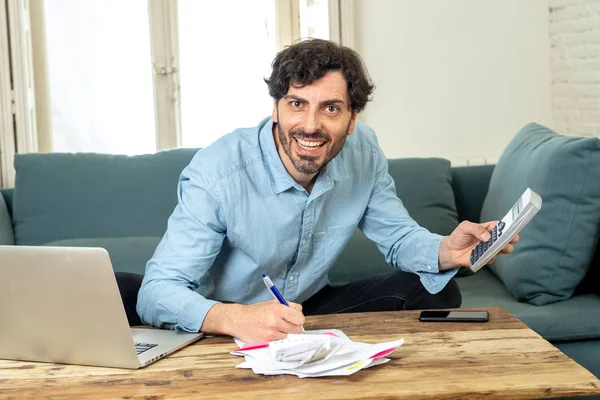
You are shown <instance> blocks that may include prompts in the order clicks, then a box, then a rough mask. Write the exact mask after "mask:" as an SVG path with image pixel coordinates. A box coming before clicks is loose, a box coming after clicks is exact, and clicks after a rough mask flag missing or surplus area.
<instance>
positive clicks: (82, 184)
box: [0, 149, 600, 377]
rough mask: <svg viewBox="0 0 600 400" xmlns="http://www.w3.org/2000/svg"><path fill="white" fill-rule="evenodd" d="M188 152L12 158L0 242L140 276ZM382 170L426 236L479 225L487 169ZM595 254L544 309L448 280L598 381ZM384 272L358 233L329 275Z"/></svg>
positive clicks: (398, 165)
mask: <svg viewBox="0 0 600 400" xmlns="http://www.w3.org/2000/svg"><path fill="white" fill-rule="evenodd" d="M196 151H197V150H195V149H177V150H170V151H165V152H160V153H157V154H152V155H141V156H133V157H127V156H115V155H105V154H91V153H90V154H83V153H79V154H22V155H17V156H16V159H15V169H16V171H17V175H16V184H15V188H13V189H2V190H1V194H2V196H0V244H4V245H13V244H14V245H54V246H99V247H104V248H106V249H107V250H108V252H109V254H110V256H111V260H112V262H113V267H114V269H115V270H116V271H126V272H137V273H143V272H144V268H145V263H146V261H147V260H148V259H149V258H150V257H151V256H152V254H153V251H154V249H155V247H156V246H157V244H158V242H159V241H160V239H161V236H162V235H163V233H164V231H165V229H166V225H167V219H168V217H169V215H170V214H171V212H172V210H173V208H174V207H175V205H176V199H177V197H176V190H177V179H178V175H179V173H180V171H181V170H182V169H183V168H184V167H185V166H186V165H187V164H188V163H189V161H190V160H191V158H192V157H193V156H194V154H195V153H196ZM389 166H390V174H391V175H392V177H393V178H394V180H395V182H396V187H397V193H398V196H399V197H400V198H401V199H402V200H403V202H404V204H405V206H406V208H407V209H408V211H409V212H410V214H411V215H412V217H413V218H414V219H416V220H417V222H419V223H420V224H421V225H423V226H425V227H426V228H428V229H429V230H431V231H433V232H437V233H440V234H444V235H446V234H449V233H450V232H451V231H452V230H453V229H454V228H455V227H456V225H457V224H458V223H459V222H460V221H462V220H470V221H479V219H480V215H481V211H482V208H483V207H484V203H485V200H486V196H487V194H488V187H489V186H490V182H491V180H492V175H493V173H494V166H472V167H459V168H452V167H451V166H450V162H449V161H447V160H444V159H436V158H429V159H426V158H423V159H418V158H413V159H409V158H407V159H395V160H389ZM599 184H600V183H599ZM515 200H516V199H515ZM598 204H600V200H599V203H598ZM506 211H507V210H506ZM502 216H503V215H498V216H497V218H501V217H502ZM526 235H528V232H527V228H526V230H524V231H523V232H522V236H526ZM530 236H531V235H530ZM599 253H600V250H597V251H596V253H595V258H594V259H590V260H588V261H587V263H588V265H586V267H585V268H586V271H587V272H586V275H585V278H584V279H583V280H582V282H581V283H580V284H578V286H577V288H576V290H575V292H574V293H573V294H572V295H571V296H570V297H569V298H567V299H565V300H562V301H556V302H553V303H551V304H547V305H543V306H539V305H533V304H531V303H527V302H520V301H517V300H516V299H515V297H514V296H513V294H511V292H510V291H509V290H508V289H507V287H505V285H504V284H503V282H502V281H501V280H500V279H499V278H498V276H497V275H496V274H495V273H493V271H492V270H491V269H490V268H487V267H486V268H483V269H482V270H480V271H479V272H477V273H476V274H473V275H468V276H460V277H457V278H456V279H457V282H458V284H459V286H460V288H461V291H462V297H463V307H482V306H483V307H485V306H501V307H504V308H505V309H506V310H508V311H509V312H511V313H512V314H513V315H515V316H516V317H518V318H519V319H521V320H522V321H523V322H524V323H526V324H527V325H528V326H529V327H530V328H532V329H533V330H534V331H536V332H537V333H539V334H540V335H541V336H542V337H544V338H545V339H547V340H549V341H550V342H552V343H553V344H554V345H555V346H556V347H558V348H559V349H560V350H562V351H563V352H564V353H565V354H567V355H568V356H570V357H572V358H573V359H575V360H576V361H577V362H578V363H580V364H581V365H583V366H584V367H585V368H587V369H588V370H590V371H591V372H592V373H594V374H595V375H596V376H598V377H600V290H599V289H600V276H599V275H600V274H598V272H599V271H600V257H599ZM501 257H513V255H511V256H501ZM389 270H390V267H389V266H388V265H387V264H386V263H385V261H384V259H383V256H382V255H381V254H380V253H379V251H378V250H377V248H376V246H375V245H374V244H373V243H372V242H370V241H369V240H367V239H366V238H365V237H364V236H363V235H362V233H361V232H360V231H358V230H357V232H356V233H355V235H354V236H353V237H352V239H351V240H350V242H349V243H348V245H347V247H346V250H345V251H344V253H343V254H342V255H341V257H340V258H339V260H338V261H337V263H336V265H335V266H334V269H333V270H332V271H331V274H330V278H331V281H332V282H333V283H344V282H350V281H353V280H356V279H360V278H362V277H366V276H369V275H371V274H375V273H379V272H385V271H389ZM463 272H466V271H463Z"/></svg>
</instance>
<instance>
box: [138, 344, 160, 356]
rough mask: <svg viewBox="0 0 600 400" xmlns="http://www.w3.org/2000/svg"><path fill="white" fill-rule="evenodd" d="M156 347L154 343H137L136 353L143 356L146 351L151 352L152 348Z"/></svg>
mask: <svg viewBox="0 0 600 400" xmlns="http://www.w3.org/2000/svg"><path fill="white" fill-rule="evenodd" d="M153 347H156V345H155V344H154V343H136V344H135V351H136V352H137V353H138V355H139V354H142V353H143V352H145V351H148V350H150V349H151V348H153Z"/></svg>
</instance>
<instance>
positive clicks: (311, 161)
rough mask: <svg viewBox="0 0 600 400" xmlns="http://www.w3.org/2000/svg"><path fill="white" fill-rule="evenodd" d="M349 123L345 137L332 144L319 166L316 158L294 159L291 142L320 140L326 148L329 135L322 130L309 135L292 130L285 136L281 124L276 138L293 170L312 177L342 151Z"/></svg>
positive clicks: (278, 125) (300, 157) (305, 156)
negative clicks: (324, 141)
mask: <svg viewBox="0 0 600 400" xmlns="http://www.w3.org/2000/svg"><path fill="white" fill-rule="evenodd" d="M277 117H278V118H277V119H279V110H277ZM351 122H352V120H350V121H348V126H347V127H346V136H344V137H343V139H341V140H340V141H339V143H334V144H333V147H331V148H330V149H329V151H328V152H327V154H326V155H325V159H324V160H323V163H322V164H321V165H319V164H318V163H317V160H318V157H314V156H307V155H303V154H298V158H295V157H294V156H293V155H292V140H294V138H300V139H306V140H310V139H312V140H315V139H322V140H326V141H327V142H326V143H324V144H323V146H327V144H328V143H329V142H331V135H329V134H328V133H327V132H323V131H322V130H316V131H315V132H313V133H310V134H309V133H306V131H305V130H304V129H292V130H290V131H289V132H288V133H287V134H286V132H285V131H284V129H283V128H282V127H281V124H279V123H278V124H277V136H278V137H279V143H281V146H282V147H283V151H284V152H285V154H287V156H288V158H289V159H290V161H291V162H292V165H293V166H294V168H296V171H298V172H300V173H302V174H306V175H312V174H316V173H317V172H319V171H320V170H321V168H323V166H324V165H325V164H327V163H328V162H329V161H330V160H331V159H333V158H334V157H335V156H337V155H338V153H339V152H340V151H342V148H343V147H344V143H346V138H347V135H348V130H349V129H350V124H351Z"/></svg>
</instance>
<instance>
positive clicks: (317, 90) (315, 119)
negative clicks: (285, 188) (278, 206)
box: [273, 71, 357, 182]
mask: <svg viewBox="0 0 600 400" xmlns="http://www.w3.org/2000/svg"><path fill="white" fill-rule="evenodd" d="M356 116H357V114H356V113H352V112H351V111H350V109H349V98H348V92H347V89H346V80H345V79H344V77H343V75H342V74H341V72H338V71H331V72H328V73H327V74H326V75H325V76H324V77H323V78H321V79H319V80H317V81H315V82H313V83H312V84H310V85H306V86H304V87H295V86H293V85H290V88H289V90H288V92H287V93H286V94H285V95H284V96H283V98H281V99H280V100H279V102H277V103H276V104H275V107H274V108H273V121H274V122H275V123H277V125H276V129H277V132H276V133H277V134H276V135H275V140H276V142H277V145H278V146H277V147H278V150H279V155H280V157H281V160H282V161H283V164H284V166H285V167H286V169H287V170H288V172H289V173H290V175H292V177H293V178H294V179H296V181H298V182H300V181H304V180H306V179H312V177H314V175H316V174H317V173H318V172H319V171H320V170H321V168H323V166H324V165H325V164H326V163H327V162H328V161H329V160H331V159H332V158H333V157H335V156H336V155H337V154H338V153H339V152H340V151H341V150H342V147H343V146H344V143H345V142H346V137H347V136H348V135H350V134H352V131H353V130H354V123H355V122H356ZM282 150H283V151H282ZM294 170H295V171H294Z"/></svg>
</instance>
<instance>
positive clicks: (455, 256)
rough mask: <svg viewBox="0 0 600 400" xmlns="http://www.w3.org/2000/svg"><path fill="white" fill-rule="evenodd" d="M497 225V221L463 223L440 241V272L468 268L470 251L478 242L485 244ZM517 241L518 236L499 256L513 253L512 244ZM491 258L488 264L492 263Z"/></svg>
mask: <svg viewBox="0 0 600 400" xmlns="http://www.w3.org/2000/svg"><path fill="white" fill-rule="evenodd" d="M497 224H498V221H490V222H484V223H482V224H475V223H473V222H469V221H463V222H461V223H460V225H458V227H457V228H456V229H455V230H454V232H452V233H451V234H450V236H446V237H445V238H444V240H442V244H441V245H440V254H439V263H440V270H444V269H450V268H454V267H468V266H470V265H471V260H470V258H471V251H473V249H474V248H475V247H476V246H477V245H478V244H479V242H487V241H488V240H489V239H490V231H491V230H492V229H493V228H494V226H496V225H497ZM518 241H519V235H515V237H514V238H513V239H512V240H511V241H510V243H508V244H507V245H506V246H504V248H503V249H502V250H501V251H500V253H501V254H510V253H512V252H513V245H512V244H513V243H517V242H518ZM495 260H496V257H493V258H492V259H491V260H490V261H489V262H488V264H491V263H493V262H494V261H495Z"/></svg>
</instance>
